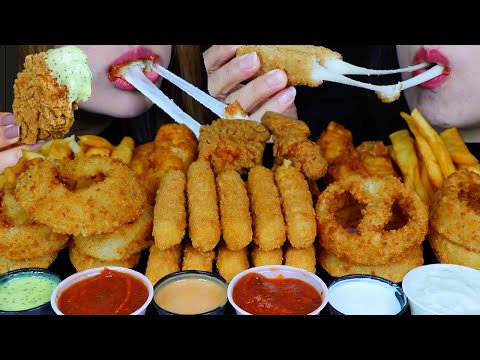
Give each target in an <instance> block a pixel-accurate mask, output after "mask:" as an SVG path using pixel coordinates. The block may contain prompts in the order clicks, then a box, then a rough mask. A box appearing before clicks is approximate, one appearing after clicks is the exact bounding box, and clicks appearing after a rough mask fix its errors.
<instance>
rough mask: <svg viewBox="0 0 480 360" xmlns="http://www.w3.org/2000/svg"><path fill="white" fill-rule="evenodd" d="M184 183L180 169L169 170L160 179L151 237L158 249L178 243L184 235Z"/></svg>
mask: <svg viewBox="0 0 480 360" xmlns="http://www.w3.org/2000/svg"><path fill="white" fill-rule="evenodd" d="M186 183H187V179H186V176H185V173H184V172H183V171H181V170H169V171H168V172H167V173H166V174H165V175H164V176H163V178H162V179H161V180H160V184H159V186H158V190H157V195H156V199H155V208H154V212H153V237H154V239H155V245H156V246H157V247H158V248H159V249H160V250H165V249H168V248H170V247H172V246H174V245H177V244H180V243H181V242H182V239H183V236H184V235H185V229H186V227H187V209H186V201H187V200H186V195H185V189H186Z"/></svg>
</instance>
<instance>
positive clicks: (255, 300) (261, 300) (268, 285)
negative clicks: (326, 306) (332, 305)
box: [232, 273, 322, 315]
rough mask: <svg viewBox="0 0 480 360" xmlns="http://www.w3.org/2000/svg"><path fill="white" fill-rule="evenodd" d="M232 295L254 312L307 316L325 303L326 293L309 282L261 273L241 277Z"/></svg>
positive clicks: (242, 305)
mask: <svg viewBox="0 0 480 360" xmlns="http://www.w3.org/2000/svg"><path fill="white" fill-rule="evenodd" d="M232 298H233V301H235V303H236V304H237V305H238V306H240V307H241V308H242V309H243V310H245V311H247V312H249V313H250V314H253V315H307V314H309V313H311V312H312V311H314V310H315V309H316V308H318V307H319V306H320V305H321V304H322V295H321V294H320V293H319V292H318V291H317V290H316V289H315V288H314V287H313V286H312V285H310V284H309V283H307V282H306V281H303V280H300V279H295V278H286V277H283V276H278V277H275V278H268V277H266V276H263V275H261V274H258V273H249V274H246V275H245V276H244V277H242V278H241V279H240V280H238V282H237V284H236V285H235V287H234V289H233V292H232Z"/></svg>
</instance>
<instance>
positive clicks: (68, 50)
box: [45, 45, 92, 103]
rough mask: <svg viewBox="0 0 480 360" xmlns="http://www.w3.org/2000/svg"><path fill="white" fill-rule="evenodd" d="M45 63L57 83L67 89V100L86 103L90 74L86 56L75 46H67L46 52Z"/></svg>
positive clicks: (88, 94)
mask: <svg viewBox="0 0 480 360" xmlns="http://www.w3.org/2000/svg"><path fill="white" fill-rule="evenodd" d="M45 62H46V63H47V65H48V67H49V68H50V70H51V71H52V75H53V76H54V77H55V78H56V79H57V81H58V83H59V84H61V85H65V86H66V87H67V88H68V99H69V101H70V103H73V102H74V101H86V100H87V99H88V98H89V97H90V94H91V83H92V72H91V71H90V68H89V67H88V61H87V55H86V54H85V53H84V52H83V51H82V50H81V49H80V48H79V47H77V46H73V45H69V46H63V47H60V48H56V49H50V50H48V51H47V55H46V57H45Z"/></svg>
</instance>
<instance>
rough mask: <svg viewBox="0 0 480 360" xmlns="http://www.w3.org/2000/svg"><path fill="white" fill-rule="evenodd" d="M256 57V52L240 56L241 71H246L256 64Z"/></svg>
mask: <svg viewBox="0 0 480 360" xmlns="http://www.w3.org/2000/svg"><path fill="white" fill-rule="evenodd" d="M257 60H258V55H257V53H256V52H251V53H250V54H245V55H242V56H240V60H239V66H240V68H241V69H242V70H248V69H250V68H252V67H254V66H255V65H256V64H257Z"/></svg>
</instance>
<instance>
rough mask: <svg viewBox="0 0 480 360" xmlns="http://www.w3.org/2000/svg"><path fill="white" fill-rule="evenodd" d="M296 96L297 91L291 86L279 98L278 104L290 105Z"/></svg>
mask: <svg viewBox="0 0 480 360" xmlns="http://www.w3.org/2000/svg"><path fill="white" fill-rule="evenodd" d="M296 94H297V90H295V88H294V87H293V86H290V87H289V88H288V89H285V90H284V91H283V93H282V95H280V96H279V97H278V102H279V103H280V104H283V105H285V104H288V103H290V102H291V101H292V100H293V99H294V98H295V95H296Z"/></svg>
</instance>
